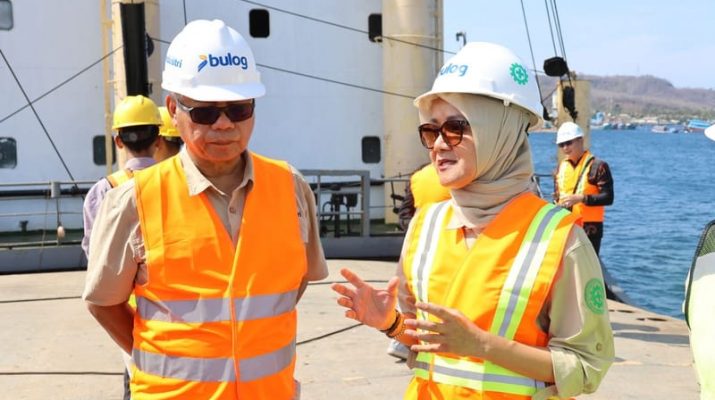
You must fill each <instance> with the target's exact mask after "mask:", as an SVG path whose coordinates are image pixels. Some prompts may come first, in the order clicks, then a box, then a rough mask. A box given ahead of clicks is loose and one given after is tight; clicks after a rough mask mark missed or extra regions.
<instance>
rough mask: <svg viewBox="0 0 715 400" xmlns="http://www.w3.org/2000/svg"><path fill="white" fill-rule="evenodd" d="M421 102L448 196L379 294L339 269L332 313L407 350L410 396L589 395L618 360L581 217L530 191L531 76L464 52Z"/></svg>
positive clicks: (471, 49)
mask: <svg viewBox="0 0 715 400" xmlns="http://www.w3.org/2000/svg"><path fill="white" fill-rule="evenodd" d="M415 104H416V106H417V107H418V109H419V114H420V121H421V122H422V125H420V126H419V129H418V130H419V134H420V139H421V141H422V144H423V145H424V146H425V147H426V148H427V149H428V150H429V156H430V159H431V161H432V165H433V166H434V167H435V168H436V170H437V173H438V175H439V180H440V183H441V184H442V186H445V187H448V188H449V189H450V193H451V199H450V200H449V201H443V202H438V203H433V204H431V205H429V206H425V207H423V208H422V209H420V210H418V211H417V214H416V215H415V217H414V219H413V220H412V222H411V224H410V228H409V230H408V232H407V234H406V236H405V244H404V246H403V251H402V257H401V259H400V262H399V264H400V266H401V267H402V268H401V269H400V271H401V273H399V274H398V276H396V277H394V278H392V279H391V280H390V281H389V282H388V284H387V287H386V288H384V289H378V288H375V287H373V286H372V285H371V284H369V283H367V282H365V281H364V280H362V279H361V278H360V277H359V276H357V275H356V274H355V273H354V272H353V271H351V270H349V269H347V268H345V269H343V270H342V271H341V273H342V274H343V276H344V277H345V278H346V279H347V280H348V282H349V283H347V284H341V283H335V284H333V286H332V288H333V290H335V291H336V292H337V293H338V294H339V295H340V297H339V298H338V300H337V302H338V304H339V305H340V306H342V307H345V308H347V311H346V313H345V314H346V316H347V317H348V318H353V319H356V320H358V321H360V322H362V323H363V324H365V325H367V326H371V327H374V328H376V329H379V330H380V331H382V332H383V333H384V334H386V335H387V336H388V337H390V338H397V339H398V340H400V341H401V342H402V343H404V344H406V345H408V346H410V349H411V351H412V353H413V354H414V356H413V357H411V358H410V360H408V365H410V366H412V367H413V371H414V377H413V379H412V381H411V382H410V384H409V386H408V388H407V391H406V393H405V396H404V398H405V399H420V400H422V399H457V398H459V399H486V398H489V399H492V398H494V399H496V398H498V399H532V398H538V399H547V398H549V397H554V398H568V397H571V396H577V395H579V394H581V393H590V392H593V391H595V390H596V388H597V387H598V385H599V383H600V382H601V380H602V379H603V377H604V375H605V374H606V371H607V370H608V368H609V366H610V365H611V363H612V362H613V357H614V348H613V333H612V331H611V326H610V323H609V320H608V307H607V304H606V293H605V289H604V284H603V277H602V275H601V268H600V265H599V261H598V257H597V256H596V254H595V252H594V251H593V247H592V246H591V245H590V244H588V238H587V237H586V235H585V233H584V231H583V229H582V228H581V227H579V226H578V225H577V224H576V220H577V218H576V217H575V216H574V215H573V214H571V213H569V212H568V211H566V210H564V209H563V208H561V207H557V206H555V205H553V204H550V203H548V202H546V201H544V200H542V199H540V198H538V197H537V196H535V195H534V194H533V193H532V192H531V191H530V187H531V183H530V181H531V176H532V174H533V165H532V160H531V151H530V149H529V142H528V140H527V134H526V132H527V129H528V128H529V127H534V126H536V125H537V124H538V123H539V122H540V114H541V113H540V110H541V108H542V106H541V104H540V96H539V93H538V90H537V88H536V84H535V81H534V75H533V74H532V73H531V72H530V71H529V70H528V69H527V68H526V67H525V64H524V63H523V62H522V61H521V60H520V59H519V58H518V57H517V56H516V55H514V53H512V52H511V51H510V50H509V49H507V48H504V47H502V46H499V45H495V44H492V43H468V44H467V45H466V46H465V47H463V48H462V50H460V51H459V52H458V53H457V54H456V55H455V56H453V57H452V58H451V59H449V60H448V61H447V62H446V64H445V65H444V67H443V68H442V69H441V70H440V72H439V75H438V76H437V77H436V79H435V81H434V84H433V86H432V90H431V91H429V92H427V93H425V94H423V95H421V96H419V97H418V98H417V99H416V100H415ZM398 292H399V299H400V301H399V304H400V308H401V310H402V311H401V312H398V311H397V310H396V308H395V306H396V304H397V302H398ZM344 355H345V357H346V358H347V359H348V361H347V362H349V358H350V355H349V354H348V353H347V352H346V353H344Z"/></svg>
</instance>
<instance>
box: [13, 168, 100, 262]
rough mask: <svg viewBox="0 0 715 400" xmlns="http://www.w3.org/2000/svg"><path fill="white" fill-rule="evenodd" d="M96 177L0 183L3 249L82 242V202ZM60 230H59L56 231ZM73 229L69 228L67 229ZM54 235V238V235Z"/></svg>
mask: <svg viewBox="0 0 715 400" xmlns="http://www.w3.org/2000/svg"><path fill="white" fill-rule="evenodd" d="M92 184H94V182H93V181H50V182H26V183H3V184H0V249H1V248H5V249H10V248H15V247H29V246H48V245H58V244H60V243H78V242H79V240H80V239H81V234H80V237H76V236H78V234H75V233H74V232H73V233H72V234H71V235H69V236H68V237H65V233H66V232H65V227H64V226H63V225H64V224H63V221H64V222H69V226H68V230H75V231H81V229H82V202H83V200H84V195H85V194H86V193H87V191H88V190H89V188H90V187H91V185H92ZM55 230H57V231H55ZM67 233H69V232H67ZM50 238H51V239H50Z"/></svg>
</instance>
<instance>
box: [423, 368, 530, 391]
mask: <svg viewBox="0 0 715 400" xmlns="http://www.w3.org/2000/svg"><path fill="white" fill-rule="evenodd" d="M432 371H433V373H435V374H443V375H447V376H454V377H456V378H463V379H469V380H471V381H479V382H493V383H507V384H510V385H520V386H527V387H544V383H543V382H537V381H535V380H533V379H531V378H526V377H519V376H506V375H495V374H483V373H479V372H473V371H462V370H459V369H452V368H447V367H444V366H441V365H435V366H434V369H433V370H432ZM539 384H541V386H539Z"/></svg>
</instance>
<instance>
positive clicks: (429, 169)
mask: <svg viewBox="0 0 715 400" xmlns="http://www.w3.org/2000/svg"><path fill="white" fill-rule="evenodd" d="M410 190H412V196H413V197H414V199H415V209H419V208H422V207H424V206H426V205H427V204H432V203H437V202H439V201H444V200H447V199H449V198H450V197H451V195H450V193H449V189H447V188H446V187H444V186H442V184H440V183H439V175H437V169H435V167H434V166H433V165H432V164H427V165H425V166H424V167H422V168H421V169H420V170H418V171H417V172H415V173H414V174H412V176H411V177H410Z"/></svg>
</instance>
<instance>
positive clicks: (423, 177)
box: [397, 163, 449, 231]
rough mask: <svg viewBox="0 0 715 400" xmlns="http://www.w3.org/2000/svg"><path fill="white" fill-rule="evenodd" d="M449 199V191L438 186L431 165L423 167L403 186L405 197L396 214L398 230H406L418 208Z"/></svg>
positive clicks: (437, 180)
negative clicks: (398, 223) (398, 224)
mask: <svg viewBox="0 0 715 400" xmlns="http://www.w3.org/2000/svg"><path fill="white" fill-rule="evenodd" d="M447 199H449V189H447V188H446V187H444V186H442V185H440V183H439V176H438V175H437V170H436V169H434V166H433V165H432V164H431V163H428V164H426V165H423V166H422V167H420V168H419V169H418V170H416V171H415V172H413V173H412V175H410V180H409V181H408V182H407V185H406V186H405V196H404V200H403V201H402V204H401V205H400V208H399V210H398V212H397V215H398V216H399V222H400V228H402V230H405V231H406V230H407V226H408V225H409V224H410V221H411V220H412V217H413V216H414V215H415V211H416V210H417V209H419V208H420V207H422V206H424V205H426V204H431V203H436V202H439V201H443V200H447Z"/></svg>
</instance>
